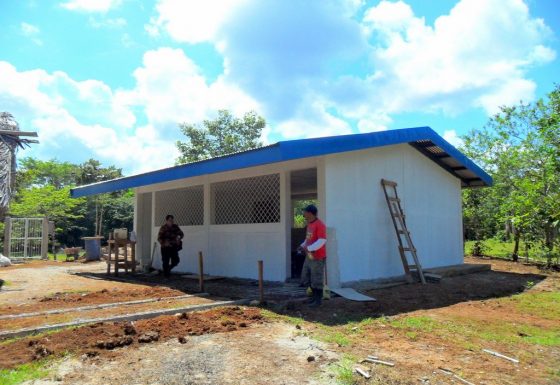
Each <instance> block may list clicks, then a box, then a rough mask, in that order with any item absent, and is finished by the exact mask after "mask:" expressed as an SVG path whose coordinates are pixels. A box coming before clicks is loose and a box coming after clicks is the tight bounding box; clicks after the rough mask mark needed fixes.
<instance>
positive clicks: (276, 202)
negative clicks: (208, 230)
mask: <svg viewBox="0 0 560 385" xmlns="http://www.w3.org/2000/svg"><path fill="white" fill-rule="evenodd" d="M210 191H211V196H212V213H211V220H212V224H213V225H228V224H241V223H277V222H280V175H279V174H272V175H264V176H258V177H253V178H243V179H236V180H231V181H227V182H218V183H213V184H212V185H211V189H210Z"/></svg>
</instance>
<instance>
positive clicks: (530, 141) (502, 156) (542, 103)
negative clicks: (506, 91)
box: [463, 86, 560, 260]
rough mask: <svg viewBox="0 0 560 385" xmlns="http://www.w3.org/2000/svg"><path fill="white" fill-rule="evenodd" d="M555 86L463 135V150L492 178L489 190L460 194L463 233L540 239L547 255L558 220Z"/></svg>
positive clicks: (559, 98) (559, 142) (558, 90)
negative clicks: (541, 95)
mask: <svg viewBox="0 0 560 385" xmlns="http://www.w3.org/2000/svg"><path fill="white" fill-rule="evenodd" d="M559 107H560V87H559V86H556V87H555V89H554V90H553V91H552V92H551V93H550V94H548V98H547V99H541V100H538V101H537V102H535V103H530V104H523V103H520V104H519V105H517V106H513V107H502V108H501V111H500V112H499V113H498V114H496V115H495V116H494V117H492V118H491V119H490V121H489V122H488V123H487V125H486V126H485V127H484V128H483V129H481V130H473V131H471V132H470V133H469V134H467V135H466V136H465V137H464V138H463V139H464V141H465V145H464V149H463V150H464V151H465V153H466V154H467V155H469V156H470V157H472V158H473V159H475V160H476V161H477V163H478V164H479V165H481V166H482V167H483V168H485V169H486V170H488V171H489V172H490V174H491V175H492V177H493V178H494V187H493V188H490V189H480V190H467V191H465V192H464V196H463V198H464V218H465V228H466V234H467V237H468V238H470V239H475V240H476V239H482V238H486V237H490V236H496V235H498V236H500V235H501V236H502V237H509V236H513V238H514V241H515V243H514V244H515V246H514V250H512V258H513V259H514V260H517V258H518V255H519V241H520V240H521V239H523V240H525V241H526V243H528V244H531V243H532V242H541V243H542V244H543V246H545V248H546V249H547V250H548V253H549V254H550V255H552V254H553V250H554V247H555V244H556V246H558V236H557V235H558V227H559V222H560V178H559V175H560V124H559V123H560V115H559V114H560V108H559Z"/></svg>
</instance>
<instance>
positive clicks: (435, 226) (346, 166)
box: [72, 127, 492, 286]
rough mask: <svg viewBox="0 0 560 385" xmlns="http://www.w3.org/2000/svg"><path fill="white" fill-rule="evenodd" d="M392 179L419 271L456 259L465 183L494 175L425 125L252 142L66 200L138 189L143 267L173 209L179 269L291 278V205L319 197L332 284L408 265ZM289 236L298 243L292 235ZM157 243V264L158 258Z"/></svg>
mask: <svg viewBox="0 0 560 385" xmlns="http://www.w3.org/2000/svg"><path fill="white" fill-rule="evenodd" d="M382 178H384V179H389V180H392V181H395V182H397V183H398V192H399V196H400V197H401V200H402V206H403V208H404V212H405V214H406V217H407V225H408V229H409V230H410V231H411V234H412V239H413V241H414V243H415V246H416V248H417V250H418V256H419V258H420V261H421V263H422V266H423V267H424V268H429V267H439V266H447V265H454V264H459V263H462V262H463V228H462V211H461V189H462V188H469V187H480V186H489V185H491V184H492V179H491V178H490V177H489V176H488V175H487V174H486V173H485V172H484V171H483V170H481V169H480V168H479V167H478V166H476V165H475V164H474V163H473V162H472V161H471V160H469V159H468V158H466V157H465V156H464V155H463V154H461V153H460V152H459V151H458V150H456V149H455V148H454V147H453V146H451V145H450V144H449V143H448V142H446V141H445V140H444V139H443V138H441V137H440V136H439V135H438V134H436V133H435V132H434V131H433V130H432V129H430V128H429V127H420V128H410V129H402V130H392V131H384V132H375V133H368V134H356V135H345V136H335V137H327V138H318V139H303V140H293V141H285V142H279V143H277V144H274V145H271V146H267V147H263V148H260V149H256V150H251V151H245V152H241V153H238V154H233V155H229V156H225V157H220V158H215V159H210V160H206V161H201V162H196V163H191V164H185V165H181V166H176V167H172V168H167V169H163V170H158V171H153V172H149V173H145V174H140V175H135V176H130V177H125V178H120V179H115V180H111V181H106V182H101V183H97V184H93V185H88V186H82V187H78V188H75V189H73V190H72V196H73V197H80V196H86V195H93V194H98V193H103V192H110V191H116V190H121V189H127V188H133V189H134V190H135V192H136V205H135V220H134V228H135V231H136V233H137V240H138V243H137V255H138V256H139V258H140V261H141V263H142V264H143V265H147V264H149V263H150V260H151V254H152V250H153V249H154V242H156V239H157V232H158V229H159V226H161V225H162V224H163V222H164V217H165V215H166V214H173V215H174V216H175V220H176V223H177V224H178V225H180V226H181V229H182V230H183V231H184V233H185V239H184V241H183V250H182V251H181V252H180V257H181V263H180V264H179V266H178V267H177V268H176V269H175V270H176V271H183V272H197V271H198V257H197V254H198V252H199V251H202V253H203V254H204V263H205V273H208V274H211V275H222V276H229V277H241V278H256V277H257V260H263V261H264V266H265V268H264V271H265V279H266V280H271V281H284V280H286V279H288V278H290V277H295V276H297V275H298V273H299V272H298V271H297V270H298V268H299V266H297V265H298V263H299V262H298V260H297V259H296V258H295V257H294V247H293V246H292V245H297V244H299V243H300V242H301V241H302V240H303V239H302V237H303V235H302V234H300V233H298V231H297V230H293V229H292V227H293V218H294V212H293V207H294V202H296V201H297V200H301V199H316V200H317V206H318V208H319V217H320V218H321V219H322V220H323V221H324V222H325V223H326V225H327V228H328V237H329V239H328V241H327V264H328V272H329V284H330V285H331V286H338V285H342V286H344V285H348V284H351V283H354V282H356V281H364V280H365V281H368V280H377V279H383V278H390V277H396V276H400V275H402V274H403V273H404V271H403V266H402V263H401V260H400V256H399V252H398V248H397V239H396V235H395V230H394V228H393V224H392V222H391V217H390V215H389V210H388V208H387V204H386V202H385V197H384V194H383V189H382V188H381V185H380V180H381V179H382ZM292 238H296V239H292ZM159 255H160V254H159V247H156V254H155V258H154V267H158V266H159V265H158V264H160V263H161V262H160V256H159Z"/></svg>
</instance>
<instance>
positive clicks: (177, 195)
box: [155, 185, 204, 226]
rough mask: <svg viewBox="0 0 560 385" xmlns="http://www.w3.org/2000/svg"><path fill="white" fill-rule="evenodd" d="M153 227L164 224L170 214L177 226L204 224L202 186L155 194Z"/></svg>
mask: <svg viewBox="0 0 560 385" xmlns="http://www.w3.org/2000/svg"><path fill="white" fill-rule="evenodd" d="M155 214H156V217H155V221H156V223H155V225H156V226H159V225H161V224H163V222H165V216H166V215H167V214H171V215H173V216H174V217H175V223H176V224H178V225H179V226H202V225H203V224H204V186H202V185H200V186H192V187H185V188H179V189H174V190H164V191H158V192H156V212H155Z"/></svg>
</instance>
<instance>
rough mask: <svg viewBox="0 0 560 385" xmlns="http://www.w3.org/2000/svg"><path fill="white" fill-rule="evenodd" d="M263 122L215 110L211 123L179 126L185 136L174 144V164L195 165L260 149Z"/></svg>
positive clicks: (250, 115) (260, 118)
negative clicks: (175, 151) (184, 138)
mask: <svg viewBox="0 0 560 385" xmlns="http://www.w3.org/2000/svg"><path fill="white" fill-rule="evenodd" d="M265 126H266V121H265V120H264V118H262V117H261V116H259V115H257V114H256V113H255V112H248V113H246V114H245V115H244V116H243V118H236V117H234V116H233V115H232V114H231V112H229V111H227V110H220V111H218V117H217V118H216V119H214V120H204V121H203V122H202V125H201V124H187V123H183V124H180V125H179V127H180V129H181V132H182V133H183V134H184V135H186V136H187V139H188V140H187V141H186V142H181V141H177V143H176V145H177V148H178V149H179V151H180V152H181V155H180V156H179V158H177V160H176V164H183V163H190V162H196V161H199V160H204V159H209V158H214V157H217V156H221V155H228V154H233V153H235V152H239V151H245V150H251V149H254V148H258V147H261V146H262V143H261V142H260V140H259V138H260V137H261V133H262V130H263V128H264V127H265Z"/></svg>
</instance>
